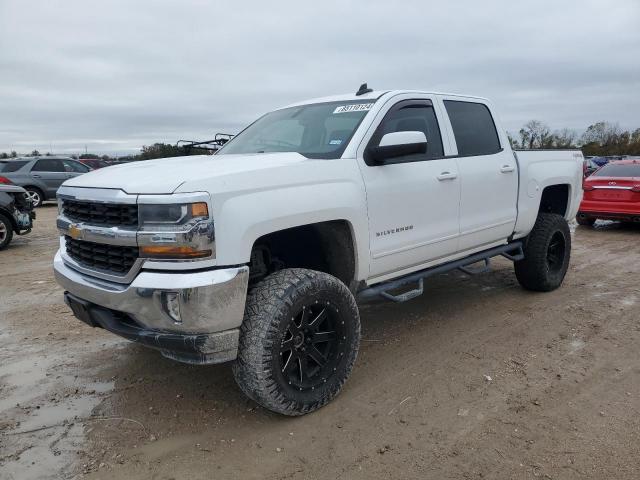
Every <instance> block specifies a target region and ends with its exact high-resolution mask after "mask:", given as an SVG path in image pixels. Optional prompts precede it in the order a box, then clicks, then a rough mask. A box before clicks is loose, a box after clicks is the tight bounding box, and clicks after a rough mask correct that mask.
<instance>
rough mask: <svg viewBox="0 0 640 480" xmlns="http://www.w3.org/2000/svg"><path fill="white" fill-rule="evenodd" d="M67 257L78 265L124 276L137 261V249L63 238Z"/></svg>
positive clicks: (67, 237)
mask: <svg viewBox="0 0 640 480" xmlns="http://www.w3.org/2000/svg"><path fill="white" fill-rule="evenodd" d="M64 238H65V242H66V247H67V255H69V256H70V257H71V258H73V259H74V260H75V261H76V262H78V263H79V264H80V265H82V266H84V267H87V268H91V269H94V270H100V271H104V272H108V273H112V274H114V275H126V274H127V273H128V272H129V270H131V267H133V264H134V263H135V261H136V260H137V259H138V247H123V246H120V245H107V244H104V243H93V242H85V241H82V240H75V239H73V238H71V237H69V236H65V237H64Z"/></svg>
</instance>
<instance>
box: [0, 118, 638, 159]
mask: <svg viewBox="0 0 640 480" xmlns="http://www.w3.org/2000/svg"><path fill="white" fill-rule="evenodd" d="M507 135H508V136H509V141H510V142H511V146H512V147H513V148H519V149H527V150H534V149H558V148H579V149H581V150H582V153H583V154H584V155H585V156H608V155H640V128H636V129H635V130H633V131H629V130H623V129H622V128H620V125H619V124H617V123H611V122H597V123H594V124H593V125H589V127H587V129H586V130H585V131H584V132H582V133H581V134H578V132H576V131H575V130H571V129H568V128H563V129H561V130H555V131H552V130H551V129H550V128H549V126H548V125H547V124H546V123H544V122H541V121H539V120H530V121H528V122H527V123H525V124H524V125H523V127H522V128H521V129H520V130H519V131H518V133H517V134H515V135H514V134H513V133H511V132H507ZM202 153H206V152H203V150H200V149H194V148H185V147H182V146H176V145H171V144H168V143H161V142H157V143H154V144H152V145H144V146H143V147H142V148H141V149H140V153H138V154H135V155H128V156H126V157H118V158H115V157H110V156H109V155H96V154H93V153H83V154H82V155H71V156H72V157H75V158H81V159H82V158H93V159H100V160H104V161H107V162H108V161H112V160H119V161H136V160H151V159H154V158H166V157H181V156H185V155H201V154H202ZM40 155H41V153H40V152H39V151H38V150H33V151H32V152H31V153H29V154H27V155H23V156H27V157H28V156H33V157H37V156H40ZM45 155H51V153H46V154H45ZM17 156H18V153H17V152H15V151H11V152H10V153H0V158H15V157H17Z"/></svg>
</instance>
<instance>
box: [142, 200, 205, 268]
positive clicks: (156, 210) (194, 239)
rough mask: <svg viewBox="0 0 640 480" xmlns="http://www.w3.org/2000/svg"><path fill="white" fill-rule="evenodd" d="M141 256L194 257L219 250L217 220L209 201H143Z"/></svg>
mask: <svg viewBox="0 0 640 480" xmlns="http://www.w3.org/2000/svg"><path fill="white" fill-rule="evenodd" d="M138 223H139V231H138V246H139V249H140V256H141V257H146V258H154V259H165V260H192V259H199V258H207V257H211V256H213V255H214V253H215V233H214V228H213V220H212V219H211V218H210V217H209V208H208V207H207V204H206V203H205V202H197V203H179V204H178V203H176V204H174V203H171V204H158V203H153V204H139V205H138Z"/></svg>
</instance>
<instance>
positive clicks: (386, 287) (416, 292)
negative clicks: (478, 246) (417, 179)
mask: <svg viewBox="0 0 640 480" xmlns="http://www.w3.org/2000/svg"><path fill="white" fill-rule="evenodd" d="M499 256H502V257H505V258H507V259H509V260H511V261H513V262H517V261H518V260H522V259H523V258H524V251H523V250H522V242H520V241H516V242H512V243H509V244H507V245H501V246H499V247H495V248H491V249H489V250H485V251H484V252H478V253H474V254H473V255H469V256H468V257H465V258H461V259H460V260H454V261H453V262H449V263H445V264H443V265H438V266H436V267H431V268H425V269H424V270H420V271H418V272H415V273H410V274H409V275H405V276H404V277H400V278H397V279H395V280H390V281H388V282H384V283H380V284H378V285H374V286H373V287H369V288H365V289H364V290H362V291H361V292H359V293H358V300H359V301H362V302H366V301H367V300H372V299H373V298H375V297H378V296H381V297H382V298H386V299H387V300H391V301H393V302H406V301H408V300H411V299H413V298H416V297H418V296H420V295H422V294H423V293H424V279H425V278H428V277H432V276H433V275H438V274H440V273H446V272H450V271H451V270H456V269H458V270H461V271H462V272H464V273H466V274H467V275H475V274H478V273H484V272H487V271H489V270H491V267H490V259H491V258H492V257H499ZM478 262H484V265H483V266H482V267H479V268H468V266H469V265H473V264H474V263H478ZM414 282H417V284H418V285H417V288H415V289H413V290H409V291H408V292H404V293H401V294H397V295H394V294H392V293H390V292H391V291H393V290H397V289H399V288H401V287H404V286H405V285H408V284H410V283H414Z"/></svg>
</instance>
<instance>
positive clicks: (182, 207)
mask: <svg viewBox="0 0 640 480" xmlns="http://www.w3.org/2000/svg"><path fill="white" fill-rule="evenodd" d="M208 218H209V209H208V207H207V204H206V203H204V202H198V203H184V204H157V205H153V204H150V205H145V204H141V205H140V206H139V207H138V223H139V224H140V226H141V228H142V230H158V229H160V230H164V229H166V230H168V231H176V230H179V229H180V227H186V228H188V227H189V226H190V225H192V223H193V220H206V219H208Z"/></svg>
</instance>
